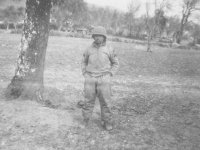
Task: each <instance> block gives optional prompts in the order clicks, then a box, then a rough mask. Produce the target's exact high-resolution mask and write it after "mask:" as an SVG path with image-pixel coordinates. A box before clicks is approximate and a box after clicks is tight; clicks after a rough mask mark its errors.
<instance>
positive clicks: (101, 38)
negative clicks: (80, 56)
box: [94, 35, 104, 44]
mask: <svg viewBox="0 0 200 150" xmlns="http://www.w3.org/2000/svg"><path fill="white" fill-rule="evenodd" d="M94 40H95V43H96V44H101V43H103V42H104V36H102V35H94Z"/></svg>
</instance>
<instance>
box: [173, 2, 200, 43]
mask: <svg viewBox="0 0 200 150" xmlns="http://www.w3.org/2000/svg"><path fill="white" fill-rule="evenodd" d="M182 1H183V4H182V18H181V22H180V28H179V31H178V32H177V34H176V42H177V43H179V44H180V42H181V39H182V36H183V31H184V28H185V26H186V25H187V23H188V19H189V17H190V16H191V14H192V13H193V12H194V11H195V10H200V6H198V5H199V3H200V0H182Z"/></svg>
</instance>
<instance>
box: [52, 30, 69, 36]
mask: <svg viewBox="0 0 200 150" xmlns="http://www.w3.org/2000/svg"><path fill="white" fill-rule="evenodd" d="M49 35H50V36H66V33H65V32H62V31H54V30H50V32H49Z"/></svg>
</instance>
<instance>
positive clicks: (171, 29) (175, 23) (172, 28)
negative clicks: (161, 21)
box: [166, 16, 180, 37]
mask: <svg viewBox="0 0 200 150" xmlns="http://www.w3.org/2000/svg"><path fill="white" fill-rule="evenodd" d="M179 25H180V19H179V17H178V16H171V17H168V19H167V26H166V32H167V36H171V37H173V34H174V33H176V32H177V31H178V30H179Z"/></svg>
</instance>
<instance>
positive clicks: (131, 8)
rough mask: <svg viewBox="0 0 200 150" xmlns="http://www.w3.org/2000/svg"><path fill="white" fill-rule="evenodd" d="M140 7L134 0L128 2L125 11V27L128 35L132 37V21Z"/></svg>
mask: <svg viewBox="0 0 200 150" xmlns="http://www.w3.org/2000/svg"><path fill="white" fill-rule="evenodd" d="M139 9H140V4H139V3H136V2H135V1H134V0H131V2H130V3H129V4H128V12H127V13H126V17H125V18H126V21H127V27H128V29H129V36H130V37H132V30H133V22H134V19H135V15H136V14H137V13H138V11H139Z"/></svg>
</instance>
